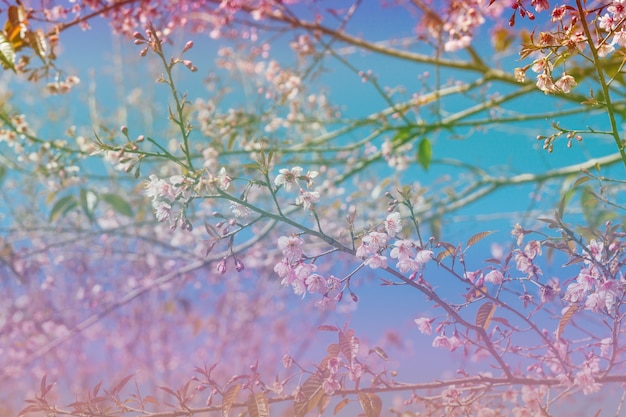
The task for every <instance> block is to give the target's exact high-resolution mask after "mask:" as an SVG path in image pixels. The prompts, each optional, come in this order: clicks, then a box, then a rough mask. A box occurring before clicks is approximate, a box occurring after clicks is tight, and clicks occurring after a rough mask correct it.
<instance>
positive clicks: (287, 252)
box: [278, 235, 304, 261]
mask: <svg viewBox="0 0 626 417" xmlns="http://www.w3.org/2000/svg"><path fill="white" fill-rule="evenodd" d="M303 244H304V241H303V240H302V239H301V238H300V237H298V236H293V235H292V236H281V237H279V238H278V248H279V249H280V250H281V251H282V252H283V255H284V256H285V258H287V259H288V260H289V261H294V260H297V259H300V258H301V257H302V245H303Z"/></svg>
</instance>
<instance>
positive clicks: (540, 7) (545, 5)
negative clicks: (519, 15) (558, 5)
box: [530, 0, 550, 13]
mask: <svg viewBox="0 0 626 417" xmlns="http://www.w3.org/2000/svg"><path fill="white" fill-rule="evenodd" d="M530 5H531V6H533V7H534V8H535V11H536V12H537V13H539V12H543V11H544V10H548V9H549V8H550V3H549V2H548V0H531V2H530Z"/></svg>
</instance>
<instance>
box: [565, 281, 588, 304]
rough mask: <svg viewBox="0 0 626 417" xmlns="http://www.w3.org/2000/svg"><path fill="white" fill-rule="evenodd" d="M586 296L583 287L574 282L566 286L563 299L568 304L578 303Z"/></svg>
mask: <svg viewBox="0 0 626 417" xmlns="http://www.w3.org/2000/svg"><path fill="white" fill-rule="evenodd" d="M586 295H587V290H585V287H584V286H583V285H581V284H580V283H578V282H574V283H572V284H569V285H568V286H567V289H566V290H565V295H564V296H563V299H564V300H565V301H568V302H570V303H577V302H579V301H583V300H584V299H585V297H586Z"/></svg>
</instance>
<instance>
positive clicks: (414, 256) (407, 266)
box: [356, 212, 433, 273]
mask: <svg viewBox="0 0 626 417" xmlns="http://www.w3.org/2000/svg"><path fill="white" fill-rule="evenodd" d="M400 231H402V218H401V216H400V213H398V212H393V213H390V214H389V215H387V218H386V219H385V222H384V232H383V231H376V230H374V231H371V232H369V233H368V234H367V235H365V236H363V238H362V239H361V244H360V245H359V246H358V247H357V249H356V256H357V257H358V258H361V259H363V260H364V264H365V265H367V266H369V267H370V268H372V269H377V268H387V267H388V263H387V261H388V258H387V256H385V255H384V254H383V253H384V252H385V251H386V249H388V248H389V247H390V245H389V242H390V240H391V239H394V238H396V235H397V234H398V233H400ZM391 246H392V249H391V251H390V252H389V256H390V257H391V258H393V259H397V263H396V268H398V270H399V271H400V272H402V273H412V272H416V271H419V270H420V269H421V268H422V267H423V266H424V264H426V263H427V262H428V261H429V260H430V259H431V258H432V255H433V252H432V251H430V250H426V249H423V248H420V247H419V245H417V244H416V243H415V242H413V241H412V240H408V239H400V238H396V240H395V242H394V243H393V245H391Z"/></svg>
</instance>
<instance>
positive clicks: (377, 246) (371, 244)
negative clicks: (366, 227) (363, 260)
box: [357, 232, 389, 257]
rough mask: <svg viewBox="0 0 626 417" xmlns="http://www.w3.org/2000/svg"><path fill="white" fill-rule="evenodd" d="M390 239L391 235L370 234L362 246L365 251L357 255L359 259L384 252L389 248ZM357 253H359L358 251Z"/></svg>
mask: <svg viewBox="0 0 626 417" xmlns="http://www.w3.org/2000/svg"><path fill="white" fill-rule="evenodd" d="M388 239H389V235H387V234H386V233H380V232H370V233H368V234H367V235H366V236H364V237H363V240H362V245H363V249H362V250H361V251H360V254H359V255H357V256H359V257H364V256H365V255H363V254H364V253H365V254H374V253H378V252H380V251H382V250H383V249H385V248H386V247H387V241H388ZM357 252H359V251H358V250H357Z"/></svg>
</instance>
